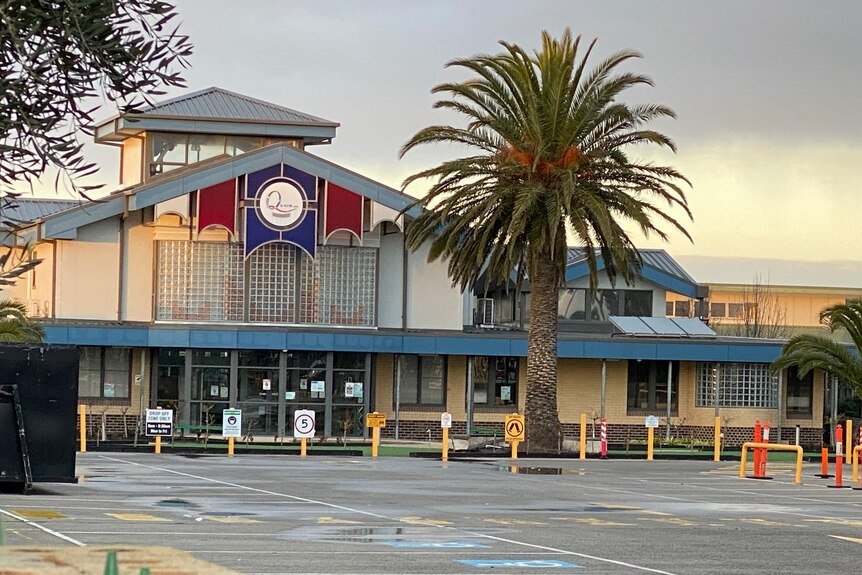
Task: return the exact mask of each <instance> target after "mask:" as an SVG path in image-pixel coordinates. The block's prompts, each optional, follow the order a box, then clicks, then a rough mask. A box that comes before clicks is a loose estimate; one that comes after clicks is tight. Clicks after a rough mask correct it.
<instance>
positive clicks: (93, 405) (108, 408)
mask: <svg viewBox="0 0 862 575" xmlns="http://www.w3.org/2000/svg"><path fill="white" fill-rule="evenodd" d="M142 352H143V356H144V361H143V363H141V355H142ZM131 369H132V371H131V380H132V381H131V384H130V385H129V404H128V405H102V404H100V403H99V402H98V400H91V401H88V402H82V403H86V405H87V408H88V409H87V413H88V414H89V416H90V417H101V414H102V413H105V414H107V415H122V414H123V413H124V412H125V413H126V415H127V416H129V418H130V422H131V418H132V417H135V416H138V415H140V414H141V406H142V405H143V408H144V409H146V408H147V407H148V406H149V397H150V369H149V361H148V355H147V350H142V349H139V348H135V349H132V368H131ZM138 376H140V377H138ZM138 379H140V383H139V382H138ZM130 425H134V424H133V423H130ZM131 431H133V430H130V433H131Z"/></svg>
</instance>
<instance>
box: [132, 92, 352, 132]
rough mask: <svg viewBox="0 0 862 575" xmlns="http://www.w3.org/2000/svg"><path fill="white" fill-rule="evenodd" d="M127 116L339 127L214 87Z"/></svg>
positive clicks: (334, 123) (304, 114)
mask: <svg viewBox="0 0 862 575" xmlns="http://www.w3.org/2000/svg"><path fill="white" fill-rule="evenodd" d="M130 116H134V117H136V118H140V117H154V116H159V117H166V116H167V117H175V118H196V119H209V120H241V121H243V120H244V121H253V122H274V123H289V124H318V125H326V126H337V125H338V124H337V123H336V122H332V121H330V120H325V119H323V118H318V117H317V116H312V115H311V114H306V113H304V112H299V111H297V110H292V109H290V108H285V107H284V106H279V105H278V104H272V103H270V102H264V101H263V100H258V99H257V98H251V97H249V96H244V95H242V94H237V93H235V92H230V91H228V90H225V89H223V88H216V87H212V88H207V89H205V90H200V91H199V92H193V93H191V94H186V95H183V96H179V97H177V98H173V99H170V100H166V101H164V102H159V103H157V104H155V105H153V106H150V107H149V108H144V109H143V110H141V111H140V112H139V113H136V114H131V115H130Z"/></svg>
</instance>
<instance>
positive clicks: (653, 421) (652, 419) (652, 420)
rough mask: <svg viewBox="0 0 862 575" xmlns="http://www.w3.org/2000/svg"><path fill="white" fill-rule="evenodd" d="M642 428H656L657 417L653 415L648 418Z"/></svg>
mask: <svg viewBox="0 0 862 575" xmlns="http://www.w3.org/2000/svg"><path fill="white" fill-rule="evenodd" d="M644 427H658V417H656V416H655V415H650V416H648V417H647V418H646V422H645V423H644Z"/></svg>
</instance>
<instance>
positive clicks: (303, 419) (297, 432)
mask: <svg viewBox="0 0 862 575" xmlns="http://www.w3.org/2000/svg"><path fill="white" fill-rule="evenodd" d="M293 436H294V437H314V411H312V410H310V409H297V410H296V411H295V412H294V413H293Z"/></svg>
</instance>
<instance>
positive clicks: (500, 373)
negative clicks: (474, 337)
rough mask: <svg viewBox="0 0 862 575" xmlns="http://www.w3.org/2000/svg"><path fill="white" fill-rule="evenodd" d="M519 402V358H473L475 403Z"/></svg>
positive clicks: (509, 404) (510, 403)
mask: <svg viewBox="0 0 862 575" xmlns="http://www.w3.org/2000/svg"><path fill="white" fill-rule="evenodd" d="M517 403H518V358H517V357H485V356H482V357H474V358H473V405H474V406H475V407H478V408H481V407H497V406H514V405H517Z"/></svg>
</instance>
